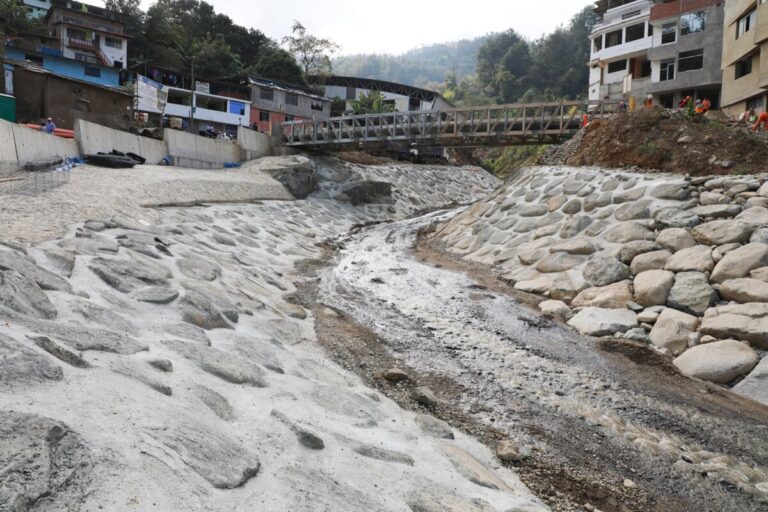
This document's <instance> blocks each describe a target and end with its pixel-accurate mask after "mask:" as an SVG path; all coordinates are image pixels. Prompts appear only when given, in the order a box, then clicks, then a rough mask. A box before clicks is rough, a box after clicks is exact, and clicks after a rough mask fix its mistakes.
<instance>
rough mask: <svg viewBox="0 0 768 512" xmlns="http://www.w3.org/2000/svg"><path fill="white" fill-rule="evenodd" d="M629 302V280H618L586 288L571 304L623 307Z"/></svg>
mask: <svg viewBox="0 0 768 512" xmlns="http://www.w3.org/2000/svg"><path fill="white" fill-rule="evenodd" d="M629 302H632V291H631V290H630V288H629V281H619V282H618V283H613V284H609V285H608V286H602V287H599V288H587V289H586V290H584V291H582V292H581V293H579V294H578V295H577V296H576V297H575V298H574V299H573V302H571V306H572V307H574V308H584V307H598V308H607V309H624V308H625V307H626V306H627V303H629Z"/></svg>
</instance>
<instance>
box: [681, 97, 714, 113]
mask: <svg viewBox="0 0 768 512" xmlns="http://www.w3.org/2000/svg"><path fill="white" fill-rule="evenodd" d="M677 108H678V109H681V110H687V111H688V113H689V114H694V113H695V114H706V113H707V112H709V109H711V108H712V102H710V101H709V98H704V99H701V98H699V99H697V100H696V101H694V100H693V98H692V97H691V96H686V97H685V98H683V99H681V100H680V103H678V104H677Z"/></svg>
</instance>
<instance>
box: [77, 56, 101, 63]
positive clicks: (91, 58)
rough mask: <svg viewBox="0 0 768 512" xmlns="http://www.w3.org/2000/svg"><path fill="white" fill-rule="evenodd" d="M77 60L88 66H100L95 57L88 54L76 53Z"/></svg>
mask: <svg viewBox="0 0 768 512" xmlns="http://www.w3.org/2000/svg"><path fill="white" fill-rule="evenodd" d="M75 60H76V61H79V62H85V63H87V64H100V62H99V59H97V58H96V56H95V55H88V54H87V53H75Z"/></svg>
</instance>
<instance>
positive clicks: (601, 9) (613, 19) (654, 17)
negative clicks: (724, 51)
mask: <svg viewBox="0 0 768 512" xmlns="http://www.w3.org/2000/svg"><path fill="white" fill-rule="evenodd" d="M596 13H597V14H598V15H599V16H600V17H601V21H600V23H599V24H598V25H596V26H595V28H594V30H593V33H592V36H591V37H592V58H591V61H590V63H589V66H590V85H589V99H590V100H592V101H598V100H608V101H616V100H619V99H620V98H622V97H624V96H626V97H627V98H628V99H630V100H634V102H635V104H636V105H638V106H639V105H640V104H642V103H643V101H644V100H645V98H646V97H647V96H648V95H652V96H653V98H654V102H655V104H660V105H663V106H666V107H673V106H675V105H676V104H677V103H678V102H679V101H680V99H681V98H683V97H685V96H691V97H693V98H702V99H703V98H708V99H709V100H710V103H711V104H712V106H713V107H715V108H717V106H718V105H719V104H720V89H721V83H722V74H721V71H720V64H719V63H720V61H721V47H722V43H721V41H722V37H723V18H724V10H723V0H601V1H599V2H597V4H596Z"/></svg>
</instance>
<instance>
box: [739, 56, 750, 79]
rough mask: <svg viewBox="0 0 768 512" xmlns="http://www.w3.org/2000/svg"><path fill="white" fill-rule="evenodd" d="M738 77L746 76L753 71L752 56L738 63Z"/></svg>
mask: <svg viewBox="0 0 768 512" xmlns="http://www.w3.org/2000/svg"><path fill="white" fill-rule="evenodd" d="M735 67H736V79H737V80H738V79H739V78H741V77H743V76H746V75H748V74H750V73H751V72H752V56H751V55H750V56H749V57H747V58H745V59H741V60H740V61H738V62H737V63H736V66H735Z"/></svg>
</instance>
